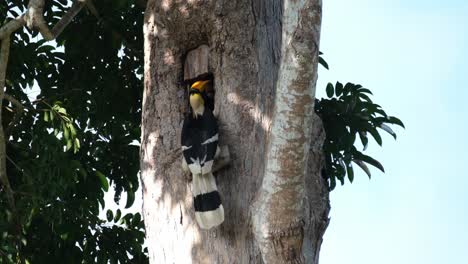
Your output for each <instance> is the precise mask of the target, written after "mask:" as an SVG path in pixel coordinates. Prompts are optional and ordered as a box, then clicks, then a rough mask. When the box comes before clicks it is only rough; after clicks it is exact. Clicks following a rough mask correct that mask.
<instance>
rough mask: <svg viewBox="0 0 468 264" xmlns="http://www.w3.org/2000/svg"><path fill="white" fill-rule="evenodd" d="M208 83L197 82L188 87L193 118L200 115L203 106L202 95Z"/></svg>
mask: <svg viewBox="0 0 468 264" xmlns="http://www.w3.org/2000/svg"><path fill="white" fill-rule="evenodd" d="M209 82H210V81H209V80H208V81H197V82H194V83H193V84H192V86H191V87H190V107H191V108H192V110H193V114H194V115H195V116H197V115H202V114H203V110H204V105H205V100H204V99H203V96H202V94H203V93H204V91H205V87H206V85H207V84H208V83H209Z"/></svg>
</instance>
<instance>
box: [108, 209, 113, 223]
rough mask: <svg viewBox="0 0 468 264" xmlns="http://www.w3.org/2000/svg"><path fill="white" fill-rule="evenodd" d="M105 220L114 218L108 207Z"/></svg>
mask: <svg viewBox="0 0 468 264" xmlns="http://www.w3.org/2000/svg"><path fill="white" fill-rule="evenodd" d="M106 217H107V221H108V222H110V221H112V219H114V214H113V213H112V210H110V209H108V210H107V213H106Z"/></svg>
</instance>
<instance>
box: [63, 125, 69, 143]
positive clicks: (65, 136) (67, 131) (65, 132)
mask: <svg viewBox="0 0 468 264" xmlns="http://www.w3.org/2000/svg"><path fill="white" fill-rule="evenodd" d="M62 128H63V136H64V138H65V139H66V140H69V139H70V131H69V130H68V128H67V126H66V125H65V123H62Z"/></svg>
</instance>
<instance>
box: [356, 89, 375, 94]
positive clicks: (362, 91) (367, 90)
mask: <svg viewBox="0 0 468 264" xmlns="http://www.w3.org/2000/svg"><path fill="white" fill-rule="evenodd" d="M358 92H359V93H368V94H372V92H371V91H370V90H369V89H367V88H360V89H358Z"/></svg>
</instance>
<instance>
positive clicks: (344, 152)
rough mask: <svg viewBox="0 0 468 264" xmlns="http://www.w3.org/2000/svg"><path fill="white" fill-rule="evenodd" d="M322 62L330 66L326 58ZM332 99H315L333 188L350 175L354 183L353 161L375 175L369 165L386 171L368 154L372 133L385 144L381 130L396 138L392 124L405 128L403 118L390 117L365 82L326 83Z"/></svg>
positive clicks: (328, 172)
mask: <svg viewBox="0 0 468 264" xmlns="http://www.w3.org/2000/svg"><path fill="white" fill-rule="evenodd" d="M320 64H322V65H323V66H324V67H325V65H326V66H327V67H326V68H327V69H328V64H327V63H326V62H325V60H323V59H322V60H321V62H320ZM326 94H327V97H328V98H322V99H320V100H318V99H317V100H316V102H315V112H316V113H317V114H318V115H319V116H320V118H321V119H322V122H323V125H324V129H325V133H326V139H325V143H324V146H323V150H324V152H325V163H326V165H325V169H324V176H325V178H326V179H327V181H328V184H329V189H330V190H333V189H334V188H335V187H336V181H337V180H338V181H340V182H341V184H342V185H343V184H344V182H345V178H346V176H348V179H349V181H350V182H353V180H354V168H353V163H354V164H356V165H358V166H359V167H360V168H362V169H363V170H364V172H365V173H366V174H367V175H368V176H369V178H370V177H371V173H370V170H369V168H368V167H367V165H366V164H369V165H372V166H374V167H376V168H378V169H379V170H381V171H382V172H384V167H383V166H382V164H381V163H380V162H379V161H377V160H376V159H374V158H372V157H370V156H368V155H366V154H364V153H363V152H364V151H365V150H366V149H367V145H368V143H369V136H370V137H372V138H373V139H374V140H375V141H376V142H377V143H378V144H379V145H380V146H382V137H381V136H380V132H379V130H381V131H385V132H387V133H389V134H390V135H392V136H393V137H394V138H395V139H396V133H395V132H394V131H393V130H392V129H391V128H390V126H389V125H399V126H401V127H403V128H404V124H403V123H402V122H401V120H400V119H398V118H396V117H394V116H389V115H387V113H385V111H384V110H383V109H382V107H381V106H380V105H378V104H375V103H374V102H372V100H371V98H370V95H372V92H371V91H370V90H369V89H366V88H364V87H363V86H362V85H359V84H353V83H346V84H345V85H343V84H342V83H340V82H337V83H336V84H335V85H333V84H332V83H328V84H327V86H326ZM357 137H359V139H360V141H361V143H362V145H363V150H362V151H359V150H358V149H357V148H356V146H355V144H356V138H357Z"/></svg>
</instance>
